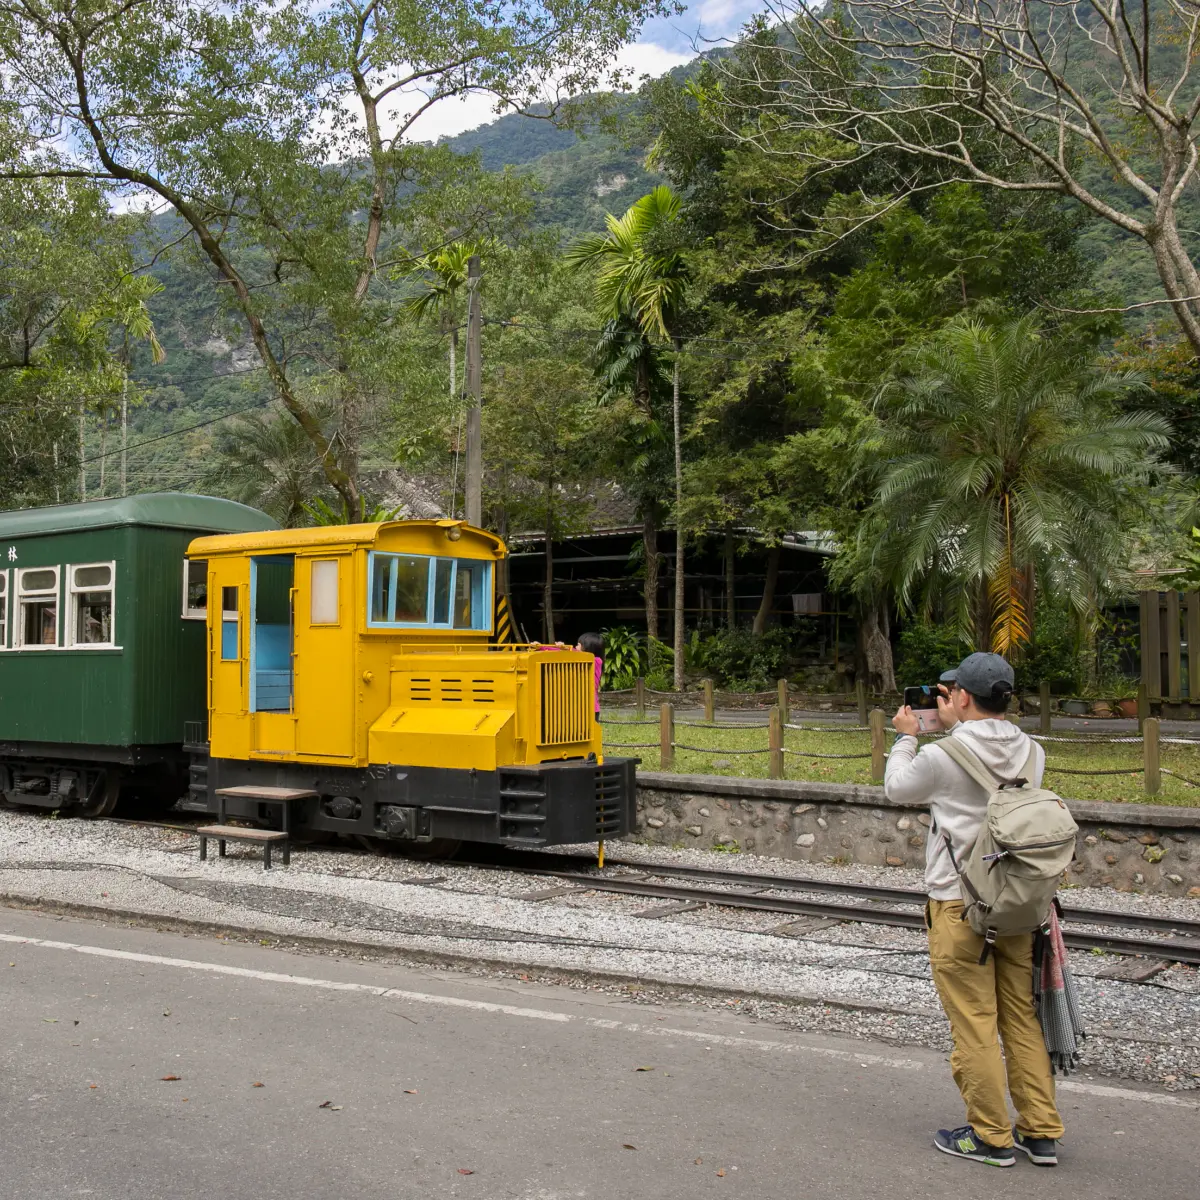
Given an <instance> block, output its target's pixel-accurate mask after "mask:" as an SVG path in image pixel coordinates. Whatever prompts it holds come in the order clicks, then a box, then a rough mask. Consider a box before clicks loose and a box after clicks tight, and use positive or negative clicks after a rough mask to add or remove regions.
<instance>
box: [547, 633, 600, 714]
mask: <svg viewBox="0 0 1200 1200" xmlns="http://www.w3.org/2000/svg"><path fill="white" fill-rule="evenodd" d="M530 645H532V646H535V647H536V648H537V649H539V650H566V649H567V643H566V642H555V643H554V645H553V646H546V645H543V644H542V643H541V642H531V643H530ZM575 649H576V650H579V651H580V652H581V653H583V654H590V655H592V657H593V658H594V659H595V660H596V720H597V721H599V720H600V677H601V676H602V675H603V674H604V636H603V635H602V634H599V633H581V634H580V635H579V641H577V642H576V643H575Z"/></svg>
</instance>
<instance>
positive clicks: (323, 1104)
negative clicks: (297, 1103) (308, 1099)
mask: <svg viewBox="0 0 1200 1200" xmlns="http://www.w3.org/2000/svg"><path fill="white" fill-rule="evenodd" d="M317 1107H318V1108H332V1107H333V1101H332V1100H322V1101H321V1103H320V1104H318V1105H317Z"/></svg>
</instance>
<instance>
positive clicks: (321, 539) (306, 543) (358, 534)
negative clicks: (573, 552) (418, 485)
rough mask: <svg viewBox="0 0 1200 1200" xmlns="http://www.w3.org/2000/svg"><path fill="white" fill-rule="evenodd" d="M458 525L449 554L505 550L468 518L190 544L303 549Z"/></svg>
mask: <svg viewBox="0 0 1200 1200" xmlns="http://www.w3.org/2000/svg"><path fill="white" fill-rule="evenodd" d="M455 528H457V529H458V530H459V537H458V538H457V539H455V540H454V541H450V540H449V539H447V542H446V553H447V554H448V555H452V554H453V553H454V547H455V546H456V545H458V544H460V541H462V540H465V541H466V542H467V544H468V545H471V544H473V545H474V546H476V547H478V546H479V544H480V543H481V542H482V543H483V545H484V546H486V547H487V549H488V550H490V551H491V552H492V553H493V554H495V555H497V556H499V555H503V554H504V553H505V546H504V543H503V542H502V541H501V540H500V539H499V538H498V537H497V536H496V535H495V534H494V533H488V531H487V530H486V529H476V528H475V527H474V526H473V525H468V524H467V523H466V522H465V521H459V520H452V519H448V518H443V519H441V520H431V521H372V522H366V523H364V524H359V525H317V526H315V527H313V528H308V529H270V530H266V531H264V532H251V533H244V534H234V535H230V536H223V535H216V536H213V537H203V538H197V539H196V541H194V542H192V544H191V545H190V546H189V547H188V555H189V556H191V557H196V558H203V557H205V556H206V555H210V556H211V555H216V554H247V553H253V552H255V551H261V550H267V551H270V550H275V551H288V550H303V549H305V548H307V547H310V546H334V545H337V546H345V545H358V546H371V545H374V544H375V542H376V541H377V540H378V538H379V535H380V534H381V533H383V532H385V531H393V530H394V531H398V532H403V531H405V530H422V531H425V530H433V529H440V530H446V531H448V530H451V529H455Z"/></svg>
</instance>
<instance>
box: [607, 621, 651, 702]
mask: <svg viewBox="0 0 1200 1200" xmlns="http://www.w3.org/2000/svg"><path fill="white" fill-rule="evenodd" d="M645 669H646V643H645V639H644V638H643V637H642V635H641V634H640V633H638V632H637V631H636V630H634V629H630V628H629V626H628V625H616V626H614V627H613V628H612V629H606V630H605V631H604V670H603V672H602V674H601V676H600V687H601V688H602V689H603V690H605V691H614V690H620V689H623V688H631V687H633V684H634V680H636V679H637V677H638V676H639V675H641V674H643V673H644V672H645Z"/></svg>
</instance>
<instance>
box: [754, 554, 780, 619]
mask: <svg viewBox="0 0 1200 1200" xmlns="http://www.w3.org/2000/svg"><path fill="white" fill-rule="evenodd" d="M782 553H783V547H782V546H781V545H780V544H779V543H778V542H776V543H775V545H774V546H772V547H771V548H770V549H769V550H768V551H767V578H766V581H765V582H764V583H763V593H762V600H761V602H760V603H759V606H758V612H756V613H755V614H754V624H753V625H752V626H751V630H752V631H753V632H754V633H755V634H762V633H765V632H766V630H767V622H768V621H770V619H771V610H772V609H773V608H774V607H775V585H776V584H777V583H778V582H779V558H780V555H781V554H782Z"/></svg>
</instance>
